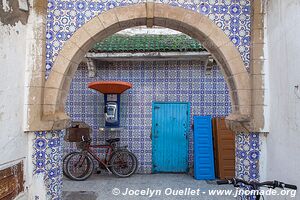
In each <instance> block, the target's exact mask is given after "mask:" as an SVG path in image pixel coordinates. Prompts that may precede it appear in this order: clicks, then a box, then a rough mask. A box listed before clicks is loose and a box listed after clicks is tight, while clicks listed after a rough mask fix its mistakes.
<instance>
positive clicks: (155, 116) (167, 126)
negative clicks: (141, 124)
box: [152, 102, 189, 172]
mask: <svg viewBox="0 0 300 200" xmlns="http://www.w3.org/2000/svg"><path fill="white" fill-rule="evenodd" d="M152 110H153V113H152V162H153V168H152V171H153V172H187V170H188V139H187V138H188V137H187V134H188V130H189V103H156V102H155V103H153V109H152Z"/></svg>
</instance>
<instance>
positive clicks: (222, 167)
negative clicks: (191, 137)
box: [212, 118, 235, 179]
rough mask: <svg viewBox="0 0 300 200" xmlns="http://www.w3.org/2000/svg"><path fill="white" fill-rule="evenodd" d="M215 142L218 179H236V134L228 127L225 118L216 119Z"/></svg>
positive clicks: (214, 124) (214, 121)
mask: <svg viewBox="0 0 300 200" xmlns="http://www.w3.org/2000/svg"><path fill="white" fill-rule="evenodd" d="M212 123H213V140H214V155H215V166H216V167H215V171H216V177H218V178H220V179H226V178H234V177H235V134H234V132H232V131H231V130H229V129H228V128H227V127H226V124H225V118H214V119H213V120H212Z"/></svg>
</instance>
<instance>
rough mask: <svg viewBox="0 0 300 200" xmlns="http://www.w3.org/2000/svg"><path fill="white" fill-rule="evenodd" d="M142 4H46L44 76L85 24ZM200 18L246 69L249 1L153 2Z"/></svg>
mask: <svg viewBox="0 0 300 200" xmlns="http://www.w3.org/2000/svg"><path fill="white" fill-rule="evenodd" d="M143 2H145V0H133V1H132V0H117V1H108V0H101V1H99V0H48V14H47V32H46V75H48V74H49V73H50V71H51V68H52V66H53V62H54V60H55V58H56V56H57V55H58V53H59V51H60V50H61V48H62V46H63V44H64V43H65V41H66V40H68V39H69V38H70V37H71V36H72V34H73V33H74V32H75V31H76V30H77V29H78V28H80V27H81V26H83V25H84V24H85V23H86V22H87V21H89V20H90V19H92V18H93V17H95V16H97V15H99V14H101V13H102V12H104V11H106V10H109V9H112V8H114V7H118V6H126V5H130V4H135V3H143ZM155 2H157V3H166V4H170V5H172V6H178V7H183V8H186V9H190V10H193V11H195V12H198V13H200V14H203V15H205V16H207V17H208V18H210V19H211V20H212V21H213V22H214V23H215V24H216V25H217V26H219V27H220V28H221V29H222V30H223V31H224V32H225V34H226V35H228V37H229V38H230V39H231V41H232V42H233V43H234V44H235V46H236V47H237V48H238V50H239V51H240V53H241V57H242V58H243V60H244V62H245V67H246V68H247V69H249V60H250V40H251V38H250V29H251V18H250V16H251V4H250V0H196V1H189V0H182V1H176V0H156V1H155Z"/></svg>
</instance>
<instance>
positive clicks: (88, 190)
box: [63, 174, 235, 200]
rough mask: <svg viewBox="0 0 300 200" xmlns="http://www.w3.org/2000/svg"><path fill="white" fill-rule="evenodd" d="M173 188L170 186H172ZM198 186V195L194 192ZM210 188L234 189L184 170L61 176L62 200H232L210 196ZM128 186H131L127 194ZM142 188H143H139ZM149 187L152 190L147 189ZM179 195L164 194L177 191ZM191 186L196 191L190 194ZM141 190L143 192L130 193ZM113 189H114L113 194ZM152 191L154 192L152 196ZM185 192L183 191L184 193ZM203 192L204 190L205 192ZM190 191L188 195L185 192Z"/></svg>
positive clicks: (225, 197) (228, 197) (230, 198)
mask: <svg viewBox="0 0 300 200" xmlns="http://www.w3.org/2000/svg"><path fill="white" fill-rule="evenodd" d="M171 189H172V190H171ZM197 189H200V192H199V195H196V193H197ZM211 189H230V190H231V189H233V190H234V188H233V187H232V186H229V185H227V186H218V185H216V183H215V181H209V182H206V181H197V180H195V179H193V178H192V177H191V176H189V175H186V174H149V175H140V174H136V175H133V176H132V177H129V178H117V177H115V176H113V175H110V176H109V175H93V176H92V177H90V178H89V179H87V180H86V181H81V182H77V181H70V180H68V179H66V178H65V179H64V182H63V191H64V192H63V196H64V198H63V199H64V200H83V199H84V200H100V199H101V200H115V199H116V200H122V199H124V200H143V199H163V200H165V199H166V200H169V199H184V200H188V199H207V200H215V199H220V200H221V199H222V200H227V199H228V200H232V199H235V198H233V197H232V196H210V195H208V190H211ZM127 190H131V191H130V194H131V195H129V194H128V193H127V194H125V193H126V191H127ZM142 190H143V191H142ZM150 190H151V191H152V192H150ZM179 190H182V191H181V192H182V193H183V194H182V195H179V194H178V193H177V194H178V195H167V194H169V193H171V192H174V193H176V192H179ZM192 190H194V192H195V194H194V195H191V194H192ZM133 191H134V192H136V193H138V192H139V193H140V194H142V192H144V195H132V193H133ZM112 193H115V195H113V194H112ZM151 193H152V194H153V195H152V197H151V198H150V196H151ZM184 193H185V194H184ZM204 193H205V194H204ZM188 194H190V195H188Z"/></svg>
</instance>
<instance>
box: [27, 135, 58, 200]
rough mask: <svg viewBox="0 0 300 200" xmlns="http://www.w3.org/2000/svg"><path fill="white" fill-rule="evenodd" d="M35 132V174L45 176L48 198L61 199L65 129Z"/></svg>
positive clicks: (33, 157) (37, 197)
mask: <svg viewBox="0 0 300 200" xmlns="http://www.w3.org/2000/svg"><path fill="white" fill-rule="evenodd" d="M33 134H34V139H33V140H34V141H33V154H32V161H33V175H42V176H44V180H45V185H46V187H47V191H46V195H47V199H49V200H50V199H51V200H61V194H62V176H63V175H62V155H63V145H62V141H63V131H42V132H34V133H33ZM34 198H35V199H43V198H44V197H39V196H35V197H34Z"/></svg>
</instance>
